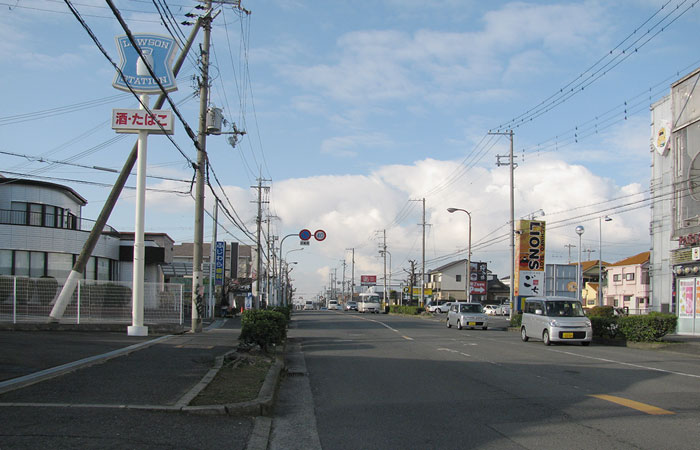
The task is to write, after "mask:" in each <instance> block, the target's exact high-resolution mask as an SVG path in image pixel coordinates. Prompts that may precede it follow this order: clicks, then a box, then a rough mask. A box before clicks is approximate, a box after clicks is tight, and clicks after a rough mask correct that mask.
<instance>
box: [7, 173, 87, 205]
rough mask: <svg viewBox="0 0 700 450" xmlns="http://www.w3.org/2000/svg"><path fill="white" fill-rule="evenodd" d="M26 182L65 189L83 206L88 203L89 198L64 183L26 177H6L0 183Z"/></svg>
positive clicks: (32, 184) (27, 183)
mask: <svg viewBox="0 0 700 450" xmlns="http://www.w3.org/2000/svg"><path fill="white" fill-rule="evenodd" d="M10 183H12V184H26V185H30V186H41V187H45V188H51V189H56V190H59V191H64V192H65V193H67V194H68V195H70V196H72V197H73V198H75V201H76V202H77V203H80V205H81V206H85V205H87V200H86V199H85V198H84V197H83V196H82V195H80V194H78V193H77V192H75V191H74V190H73V189H71V188H69V187H68V186H64V185H62V184H56V183H49V182H46V181H39V180H27V179H24V178H4V177H3V179H2V181H1V182H0V184H10Z"/></svg>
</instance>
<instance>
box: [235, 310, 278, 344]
mask: <svg viewBox="0 0 700 450" xmlns="http://www.w3.org/2000/svg"><path fill="white" fill-rule="evenodd" d="M286 337H287V318H286V317H285V315H284V314H283V313H281V312H279V311H272V310H259V309H258V310H256V309H249V310H247V311H245V312H244V313H243V316H242V317H241V335H240V336H239V338H238V339H239V340H240V341H241V342H244V343H246V344H257V345H259V346H260V349H261V350H262V351H264V352H267V351H269V349H270V345H272V344H281V343H282V342H284V340H285V339H286Z"/></svg>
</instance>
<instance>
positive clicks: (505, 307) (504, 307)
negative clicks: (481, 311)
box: [501, 303, 510, 316]
mask: <svg viewBox="0 0 700 450" xmlns="http://www.w3.org/2000/svg"><path fill="white" fill-rule="evenodd" d="M501 314H503V315H504V316H509V315H510V303H502V304H501Z"/></svg>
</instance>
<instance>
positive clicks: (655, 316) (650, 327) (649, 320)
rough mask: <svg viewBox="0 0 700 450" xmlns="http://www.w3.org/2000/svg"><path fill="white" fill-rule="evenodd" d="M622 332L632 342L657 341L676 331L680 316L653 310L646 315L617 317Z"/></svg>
mask: <svg viewBox="0 0 700 450" xmlns="http://www.w3.org/2000/svg"><path fill="white" fill-rule="evenodd" d="M617 324H618V327H619V329H620V332H621V333H622V334H623V335H624V336H625V338H627V340H629V341H632V342H657V341H660V340H661V338H662V337H664V336H666V335H667V334H671V333H674V332H675V331H676V325H677V324H678V318H677V317H676V316H675V315H674V314H665V313H658V312H651V313H649V314H648V315H646V316H622V317H618V318H617Z"/></svg>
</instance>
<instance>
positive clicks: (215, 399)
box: [190, 355, 273, 406]
mask: <svg viewBox="0 0 700 450" xmlns="http://www.w3.org/2000/svg"><path fill="white" fill-rule="evenodd" d="M272 363H273V359H272V358H270V357H266V356H249V355H246V356H238V357H237V358H236V359H232V360H228V361H226V362H224V365H223V366H222V367H221V369H220V370H219V372H218V373H217V374H216V376H215V377H214V379H213V380H212V381H211V383H209V385H208V386H207V387H206V388H205V389H204V390H203V391H202V392H200V393H199V395H198V396H197V397H195V399H194V400H192V402H190V406H202V405H224V404H228V403H241V402H247V401H251V400H255V399H256V398H257V397H258V393H260V388H261V387H262V385H263V382H264V381H265V377H266V376H267V372H268V371H269V370H270V367H271V366H272Z"/></svg>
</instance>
